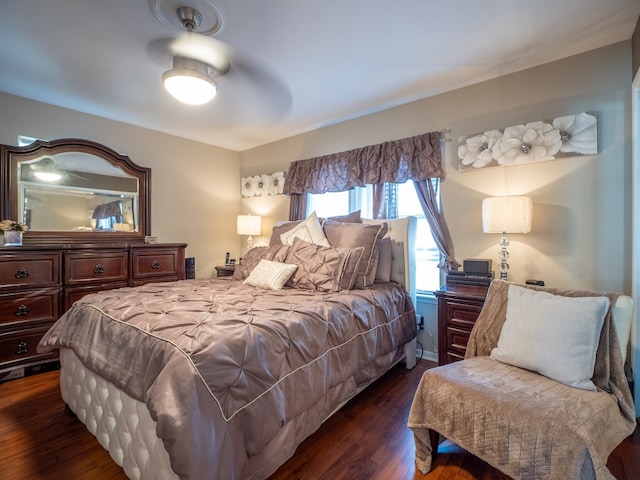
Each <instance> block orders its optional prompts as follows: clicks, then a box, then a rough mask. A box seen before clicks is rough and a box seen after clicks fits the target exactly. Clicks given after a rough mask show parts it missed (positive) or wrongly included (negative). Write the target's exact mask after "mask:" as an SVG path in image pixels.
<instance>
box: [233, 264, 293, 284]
mask: <svg viewBox="0 0 640 480" xmlns="http://www.w3.org/2000/svg"><path fill="white" fill-rule="evenodd" d="M297 268H298V266H297V265H293V264H289V263H279V262H272V261H271V260H264V259H262V260H260V263H258V265H256V267H255V268H254V269H253V270H252V271H251V273H250V274H249V276H248V277H247V278H246V279H245V281H244V282H242V283H244V284H245V285H251V286H253V287H259V288H265V289H268V290H280V289H282V287H283V286H284V284H285V283H287V280H289V278H291V275H293V272H295V271H296V269H297Z"/></svg>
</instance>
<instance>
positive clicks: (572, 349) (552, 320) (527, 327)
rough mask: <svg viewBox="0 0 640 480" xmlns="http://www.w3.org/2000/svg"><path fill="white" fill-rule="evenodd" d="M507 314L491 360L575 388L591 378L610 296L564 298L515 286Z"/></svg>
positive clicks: (589, 385) (587, 387) (591, 386)
mask: <svg viewBox="0 0 640 480" xmlns="http://www.w3.org/2000/svg"><path fill="white" fill-rule="evenodd" d="M507 297H508V300H507V316H506V320H505V322H504V325H503V327H502V332H501V333H500V339H499V340H498V346H497V347H496V348H494V349H493V350H492V351H491V358H493V359H495V360H498V361H500V362H503V363H507V364H509V365H515V366H517V367H521V368H526V369H527V370H533V371H536V372H539V373H541V374H542V375H544V376H546V377H549V378H552V379H554V380H557V381H558V382H561V383H564V384H565V385H568V386H570V387H576V388H581V389H583V390H592V391H595V390H596V387H595V385H594V384H593V382H592V381H591V377H592V376H593V369H594V366H595V360H596V350H597V349H598V343H599V340H600V332H601V330H602V325H603V323H604V317H605V315H606V313H607V311H608V309H609V298H608V297H564V296H561V295H553V294H551V293H548V292H544V291H536V290H532V289H528V288H524V287H520V286H518V285H510V286H509V291H508V295H507Z"/></svg>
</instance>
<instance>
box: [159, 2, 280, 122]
mask: <svg viewBox="0 0 640 480" xmlns="http://www.w3.org/2000/svg"><path fill="white" fill-rule="evenodd" d="M150 3H154V4H158V3H162V2H159V1H158V0H154V1H152V2H150ZM152 10H153V11H154V15H156V17H157V18H158V19H161V21H163V23H165V24H170V25H172V26H177V24H176V20H177V21H178V23H179V25H180V26H181V30H182V33H181V34H180V35H177V36H174V37H170V38H161V39H158V40H155V41H153V42H151V44H150V45H149V47H148V49H147V50H148V52H149V54H150V56H151V57H152V58H153V59H154V60H156V61H157V62H158V63H160V64H162V65H168V63H169V61H170V62H171V66H172V68H171V69H170V70H167V71H165V72H164V73H163V75H162V79H163V83H164V87H165V89H166V90H167V91H168V92H169V93H170V94H171V95H172V96H174V97H175V98H176V99H178V100H179V101H181V102H183V103H186V104H190V105H202V104H205V103H208V102H210V101H211V100H212V99H213V98H214V97H215V96H216V93H217V92H218V89H220V96H221V97H222V96H225V100H224V101H226V102H227V104H229V103H232V102H233V103H236V104H239V105H240V104H242V103H245V105H242V107H250V108H251V109H252V111H253V113H254V114H255V113H258V114H260V113H263V114H268V115H269V116H272V115H273V114H277V115H281V114H283V113H286V112H287V111H288V110H289V108H290V107H291V103H292V99H291V93H290V91H289V88H288V87H287V85H286V84H285V83H284V82H283V81H282V80H281V79H280V78H279V76H278V75H276V74H275V73H274V72H273V70H272V69H271V68H270V67H269V66H268V65H267V64H266V63H265V62H264V61H262V60H261V59H259V58H258V57H256V56H254V55H251V54H249V53H247V52H241V51H239V50H238V49H235V48H233V47H231V46H230V45H229V44H227V43H225V42H223V41H221V40H218V39H216V38H213V37H211V36H210V35H211V34H213V33H216V32H217V31H218V30H219V29H220V27H221V25H222V19H221V18H220V17H218V18H215V19H213V24H214V25H215V27H213V28H207V27H205V29H204V30H203V31H202V33H199V30H198V29H199V28H200V26H201V25H202V22H203V15H202V13H201V12H200V11H199V10H198V9H196V8H194V7H191V6H180V7H178V8H177V9H176V10H175V13H174V15H175V17H174V18H170V14H168V15H164V13H165V12H162V13H161V14H160V15H158V13H159V12H160V10H159V9H154V8H152ZM165 10H166V9H165ZM209 13H210V14H212V16H215V15H216V13H215V12H209ZM209 25H211V19H207V26H209ZM247 96H248V98H252V99H253V100H254V104H253V105H250V106H249V105H246V102H247ZM216 102H218V100H216ZM221 103H223V102H221Z"/></svg>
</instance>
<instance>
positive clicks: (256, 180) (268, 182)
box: [241, 172, 285, 198]
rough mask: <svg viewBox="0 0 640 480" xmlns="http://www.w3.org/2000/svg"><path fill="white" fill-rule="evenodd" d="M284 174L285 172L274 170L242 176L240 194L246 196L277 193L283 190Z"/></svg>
mask: <svg viewBox="0 0 640 480" xmlns="http://www.w3.org/2000/svg"><path fill="white" fill-rule="evenodd" d="M284 175H285V172H276V173H263V174H262V175H252V176H249V177H243V178H242V179H241V182H242V185H241V187H242V190H241V191H242V196H243V197H244V198H248V197H261V196H266V195H279V194H281V193H282V192H283V188H284Z"/></svg>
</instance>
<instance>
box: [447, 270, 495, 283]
mask: <svg viewBox="0 0 640 480" xmlns="http://www.w3.org/2000/svg"><path fill="white" fill-rule="evenodd" d="M493 278H494V272H488V273H468V272H461V271H458V270H452V271H450V272H448V273H447V278H446V282H447V285H476V286H480V287H488V286H489V284H490V283H491V281H492V280H493Z"/></svg>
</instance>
